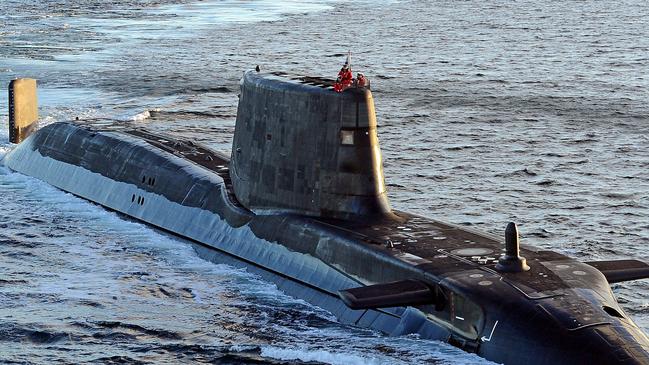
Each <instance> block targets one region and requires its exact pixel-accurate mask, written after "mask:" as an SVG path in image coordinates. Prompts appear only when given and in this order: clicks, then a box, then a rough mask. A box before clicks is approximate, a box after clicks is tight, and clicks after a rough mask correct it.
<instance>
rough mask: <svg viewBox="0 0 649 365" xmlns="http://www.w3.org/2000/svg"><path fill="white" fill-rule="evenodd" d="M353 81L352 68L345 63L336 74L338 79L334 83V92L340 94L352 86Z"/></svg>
mask: <svg viewBox="0 0 649 365" xmlns="http://www.w3.org/2000/svg"><path fill="white" fill-rule="evenodd" d="M353 79H354V75H353V74H352V68H351V67H349V65H348V64H347V63H345V65H344V66H343V67H342V68H341V69H340V72H338V78H337V79H336V82H335V83H334V90H336V91H337V92H342V91H343V90H345V89H346V88H348V87H350V86H351V85H352V81H353Z"/></svg>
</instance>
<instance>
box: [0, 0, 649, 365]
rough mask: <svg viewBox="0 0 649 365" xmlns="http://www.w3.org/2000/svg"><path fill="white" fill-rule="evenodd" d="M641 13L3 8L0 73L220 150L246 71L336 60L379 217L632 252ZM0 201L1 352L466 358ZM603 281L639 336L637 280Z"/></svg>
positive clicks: (642, 90)
mask: <svg viewBox="0 0 649 365" xmlns="http://www.w3.org/2000/svg"><path fill="white" fill-rule="evenodd" d="M646 19H649V8H648V7H647V6H646V4H645V3H644V2H642V1H622V2H616V4H615V6H613V5H611V4H610V3H606V2H600V1H588V0H587V1H581V2H560V1H547V2H543V3H539V2H532V1H519V2H509V1H492V2H488V3H485V2H481V1H465V2H455V1H432V2H428V1H400V2H397V1H381V2H369V1H368V2H355V1H354V2H334V1H313V2H308V3H304V2H295V1H289V0H286V1H281V2H275V1H270V0H266V1H211V0H210V1H207V0H206V1H201V2H195V1H190V0H187V1H177V0H160V1H151V0H120V1H98V0H82V1H72V0H56V1H47V2H40V1H35V0H34V1H32V0H4V1H2V2H0V83H1V84H3V85H6V84H7V83H8V81H9V80H10V79H11V78H13V77H15V76H31V77H35V78H37V79H39V83H40V99H41V100H40V102H41V117H42V119H43V120H44V122H45V123H50V122H54V121H59V120H65V119H73V118H74V117H76V116H79V117H82V118H83V117H94V116H109V117H114V118H118V119H121V120H123V121H124V123H133V124H137V125H142V126H146V127H147V128H151V129H154V130H162V131H165V132H169V133H174V134H177V135H181V136H185V137H191V138H194V139H196V140H198V141H200V142H202V143H204V144H206V145H209V146H211V147H213V148H215V149H217V150H221V151H224V152H228V151H229V148H230V143H231V133H232V131H233V127H234V119H235V115H236V102H237V97H236V94H237V88H238V80H239V78H240V76H241V74H242V72H243V70H245V69H249V68H253V67H254V66H255V65H260V66H261V68H262V69H265V70H279V71H291V72H297V73H306V74H315V75H335V74H336V72H337V70H338V69H339V67H340V64H341V62H342V61H343V60H344V54H345V53H346V51H347V49H352V52H353V53H354V55H353V68H354V69H355V70H357V71H362V72H364V73H365V74H366V75H368V77H370V78H371V80H372V88H373V92H374V96H375V101H376V107H377V116H378V119H379V124H380V128H379V137H380V139H381V143H382V149H383V154H384V159H385V173H386V181H387V183H388V184H389V189H390V197H391V200H392V203H393V206H394V207H396V208H399V209H402V210H408V211H414V212H417V213H421V214H424V215H426V216H430V217H433V218H437V219H442V220H446V221H451V222H455V223H462V224H466V225H470V226H473V227H476V228H479V229H482V230H486V231H489V232H492V233H496V234H501V233H502V231H503V230H504V227H505V224H506V223H507V222H508V221H510V220H514V221H516V222H518V223H519V227H520V230H521V233H522V237H523V243H528V244H533V245H536V246H541V247H544V248H551V249H555V250H559V251H561V252H563V253H567V254H570V255H572V256H574V257H577V258H580V259H584V260H588V259H613V258H637V259H642V260H649V254H647V247H648V245H649V220H648V217H649V197H648V194H647V192H648V191H649V177H647V174H646V171H647V168H648V167H649V156H648V153H647V151H648V150H649V149H648V148H649V135H648V133H649V106H648V105H647V100H648V99H649V92H648V90H649V88H648V86H649V74H648V73H647V70H649V30H647V28H646ZM0 103H1V105H6V95H5V94H4V93H2V94H0ZM0 116H2V119H3V122H2V125H3V127H2V129H0V150H1V152H0V153H1V154H4V153H6V151H8V150H9V149H11V145H10V144H9V143H8V142H7V130H6V126H5V124H6V123H5V122H4V121H6V109H5V108H0ZM0 206H1V207H2V208H0V209H1V210H0V211H1V212H2V213H1V214H0V362H5V363H11V362H16V363H39V364H40V363H42V364H49V363H52V362H55V361H58V362H63V363H78V362H103V363H111V362H112V363H140V362H141V363H169V364H172V363H189V362H217V363H241V362H248V363H255V362H257V361H264V362H278V363H282V362H285V361H289V362H290V361H301V362H309V361H314V362H320V363H335V364H384V363H404V364H406V363H407V364H410V363H465V364H469V363H486V361H484V360H481V359H478V358H476V357H474V356H472V355H468V354H465V353H463V352H461V351H459V350H456V349H454V348H452V347H449V346H447V345H444V344H440V343H437V342H432V341H423V340H420V339H417V338H414V337H402V338H387V337H383V336H381V335H380V334H377V333H374V332H371V331H366V330H361V329H356V328H352V327H347V326H342V325H339V324H337V323H336V322H335V320H334V319H333V318H331V315H329V314H328V313H326V312H324V311H322V310H320V309H318V308H315V307H313V306H310V305H309V304H307V303H304V302H303V301H300V300H295V299H292V298H290V297H287V296H285V295H283V294H282V293H281V292H279V291H278V290H277V289H276V288H275V287H274V286H273V285H270V284H268V283H265V282H263V281H261V280H259V279H258V278H256V277H255V276H254V275H251V274H249V273H247V272H245V271H243V270H240V269H236V268H233V267H231V266H228V265H215V264H212V263H207V262H205V261H203V260H201V259H200V258H198V257H197V256H196V254H195V253H194V251H193V249H192V248H191V246H190V245H189V244H187V243H186V242H183V241H181V240H178V239H176V238H172V237H169V236H165V235H162V234H160V233H158V232H155V231H153V230H151V229H150V228H148V227H146V226H143V225H141V224H139V223H135V222H132V221H129V220H126V219H124V218H122V217H119V216H117V215H116V214H114V213H109V212H106V211H104V210H103V209H102V208H100V207H97V206H95V205H93V204H90V203H88V202H85V201H82V200H79V199H77V198H74V197H72V196H71V195H69V194H66V193H63V192H60V191H58V190H56V189H54V188H52V187H50V186H48V185H47V184H44V183H41V182H39V181H37V180H34V179H31V178H28V177H25V176H22V175H19V174H15V173H12V172H10V171H8V170H6V169H5V168H3V167H0ZM614 292H615V294H616V296H617V297H618V299H619V300H620V302H621V303H622V305H623V307H624V309H625V310H626V311H627V313H628V314H630V315H631V316H632V317H633V318H634V319H635V320H636V321H637V323H639V324H640V325H641V326H642V327H643V328H644V329H645V331H649V296H648V294H649V283H648V282H647V281H644V282H643V281H638V282H631V283H625V284H617V285H615V286H614Z"/></svg>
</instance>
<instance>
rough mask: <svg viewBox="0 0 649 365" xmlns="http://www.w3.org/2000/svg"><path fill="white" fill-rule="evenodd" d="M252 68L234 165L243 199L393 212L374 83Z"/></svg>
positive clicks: (329, 210) (340, 211)
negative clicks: (337, 82) (335, 84)
mask: <svg viewBox="0 0 649 365" xmlns="http://www.w3.org/2000/svg"><path fill="white" fill-rule="evenodd" d="M305 80H311V81H313V79H307V78H296V79H290V78H288V77H284V76H279V75H277V74H263V73H258V72H254V71H249V72H246V73H245V74H244V76H243V78H242V80H241V94H240V96H239V108H238V112H237V121H236V127H235V132H234V141H233V145H232V160H231V162H230V171H231V177H232V184H233V187H234V191H235V193H236V196H237V199H238V200H239V201H240V202H241V204H243V205H244V206H246V207H247V208H249V209H251V210H253V211H254V212H256V213H258V214H264V213H265V212H267V213H268V212H273V213H277V212H286V213H296V214H304V215H309V216H315V217H323V218H337V219H371V218H377V217H380V216H386V215H391V214H390V212H391V210H390V206H389V203H388V198H387V195H386V189H385V181H384V177H383V163H382V160H381V150H380V148H379V141H378V137H377V133H376V115H375V112H374V102H373V99H372V93H371V92H370V90H369V89H368V88H350V89H348V90H346V91H344V92H342V93H337V92H334V91H333V90H332V88H331V87H329V86H328V85H327V83H326V82H322V83H318V82H305Z"/></svg>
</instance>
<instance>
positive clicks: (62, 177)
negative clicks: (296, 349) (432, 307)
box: [5, 123, 448, 339]
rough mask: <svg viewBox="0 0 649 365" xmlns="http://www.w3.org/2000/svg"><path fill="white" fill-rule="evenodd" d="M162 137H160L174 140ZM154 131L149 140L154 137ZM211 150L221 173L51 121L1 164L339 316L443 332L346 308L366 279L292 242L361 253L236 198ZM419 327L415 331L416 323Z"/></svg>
mask: <svg viewBox="0 0 649 365" xmlns="http://www.w3.org/2000/svg"><path fill="white" fill-rule="evenodd" d="M136 134H137V133H136ZM158 137H159V138H158V139H159V140H163V141H165V142H169V141H170V140H171V139H170V138H168V137H167V136H158ZM150 138H151V140H150V142H151V141H153V139H154V138H155V137H152V136H150ZM153 142H158V143H159V141H153ZM173 143H174V144H178V143H179V142H173ZM61 146H64V148H60V147H61ZM208 153H209V155H208V154H205V156H210V157H209V158H210V159H211V163H213V164H214V167H215V168H216V169H220V170H221V175H219V173H217V172H215V171H211V170H209V169H208V168H206V167H204V166H201V165H199V164H197V163H195V162H192V161H191V160H189V159H186V158H183V157H179V156H178V155H179V153H173V152H172V151H165V150H162V149H160V148H159V147H156V146H155V145H152V144H151V143H149V142H147V141H146V140H145V139H143V138H142V136H141V135H138V136H137V137H136V136H135V135H130V134H128V133H122V132H115V131H97V130H93V129H89V128H88V127H87V126H82V125H79V124H75V123H55V124H51V125H49V126H46V127H44V128H42V129H41V130H39V131H38V132H36V133H35V134H33V135H32V136H30V137H29V138H27V139H26V140H25V141H24V142H23V143H21V144H20V145H18V146H17V147H16V148H15V149H14V150H12V151H11V152H10V153H9V154H8V155H7V156H6V157H5V165H6V166H7V167H9V168H10V169H12V170H14V171H17V172H20V173H23V174H25V175H29V176H33V177H36V178H38V179H41V180H43V181H45V182H48V183H49V184H51V185H53V186H55V187H57V188H60V189H61V190H64V191H66V192H70V193H72V194H74V195H76V196H79V197H81V198H84V199H87V200H89V201H91V202H94V203H97V204H100V205H102V206H104V207H106V208H108V209H110V210H114V211H117V212H120V213H123V214H125V215H128V216H130V217H132V218H135V219H137V220H140V221H142V222H145V223H147V224H149V225H152V226H154V227H156V228H159V229H162V230H164V231H167V232H170V233H172V234H175V235H178V236H181V237H183V238H186V239H189V240H191V241H193V242H195V243H198V244H199V245H200V247H199V248H197V250H198V251H199V253H200V254H201V256H202V257H204V258H207V259H210V257H211V256H213V255H216V254H226V255H229V256H231V257H232V258H233V259H235V260H237V261H238V262H240V263H245V264H246V265H248V267H251V268H252V269H253V271H255V272H256V273H258V274H260V275H261V276H262V277H264V278H266V279H268V280H270V281H273V282H274V283H276V284H277V286H278V287H279V288H280V289H281V290H283V291H285V292H286V293H288V294H290V295H292V296H295V297H298V298H303V299H305V300H307V301H309V302H311V303H313V304H316V305H318V306H320V307H322V308H323V309H326V310H328V311H330V312H331V313H333V314H334V315H335V316H336V317H337V318H339V319H340V321H341V322H343V323H348V324H354V325H359V326H363V327H369V328H373V329H377V330H380V331H382V332H385V333H389V334H392V335H401V334H406V333H413V332H418V333H420V334H421V335H422V336H423V337H425V338H433V339H444V338H445V337H447V336H448V331H447V330H446V329H444V328H442V327H440V326H436V325H434V324H433V323H432V322H430V323H426V322H429V321H426V320H425V317H424V315H423V314H422V313H421V312H419V311H417V310H413V309H412V308H410V309H408V308H389V309H379V310H352V309H349V308H348V307H347V306H345V304H344V303H343V302H342V301H341V300H340V298H339V297H338V295H337V293H338V291H339V290H343V289H348V288H351V287H356V286H361V285H363V283H362V282H361V281H360V280H358V279H355V278H352V277H351V276H350V275H348V274H345V273H344V272H342V271H341V270H338V269H336V268H335V267H333V266H332V265H330V264H327V263H325V262H323V261H322V260H320V259H318V258H316V257H314V256H313V255H312V254H310V253H308V252H300V251H293V250H291V249H290V246H291V245H295V246H297V245H304V244H306V245H311V247H312V248H313V250H316V249H319V250H320V251H321V252H320V254H325V255H327V254H326V253H323V252H322V251H327V250H333V249H334V248H332V247H326V246H327V244H326V242H336V241H339V242H344V241H345V240H347V241H348V245H347V247H348V249H347V250H345V249H344V245H341V246H340V247H338V248H335V250H338V251H339V252H337V253H329V254H328V255H329V256H332V257H333V256H336V255H337V254H339V253H342V254H346V255H349V254H352V255H354V254H357V253H358V252H355V251H358V250H355V249H352V248H353V247H354V245H353V242H352V241H351V240H349V238H345V237H340V236H339V235H337V234H336V232H333V231H331V229H330V228H327V227H317V225H315V226H314V223H313V222H309V221H308V219H304V218H302V217H299V216H291V215H268V216H262V215H256V214H254V213H252V212H250V211H248V210H246V209H245V208H243V207H241V206H238V204H237V203H236V201H233V200H232V198H231V197H230V196H229V195H228V187H227V186H226V181H227V168H226V166H227V158H226V157H224V156H222V155H219V154H216V153H214V152H212V151H209V152H208ZM224 177H225V179H224ZM316 232H317V233H316ZM323 242H324V243H325V244H321V245H320V247H317V248H316V246H318V244H319V243H323ZM301 251H304V250H301ZM361 251H362V250H361ZM363 254H364V255H365V256H367V257H368V259H370V258H371V257H372V256H374V254H373V253H371V252H369V251H366V252H364V253H361V254H360V256H359V255H357V257H362V256H363ZM382 275H383V276H386V277H390V278H395V279H396V278H399V277H402V276H404V275H407V272H404V270H403V268H400V267H395V269H394V270H392V273H391V271H390V270H385V271H384V272H382ZM415 328H416V329H418V331H413V329H415Z"/></svg>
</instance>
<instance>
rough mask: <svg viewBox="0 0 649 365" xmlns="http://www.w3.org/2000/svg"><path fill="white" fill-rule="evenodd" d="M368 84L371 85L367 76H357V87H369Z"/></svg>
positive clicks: (359, 74)
mask: <svg viewBox="0 0 649 365" xmlns="http://www.w3.org/2000/svg"><path fill="white" fill-rule="evenodd" d="M368 84H369V83H368V81H367V78H366V77H365V75H363V74H362V73H360V72H359V73H358V75H357V76H356V87H366V86H369V85H368Z"/></svg>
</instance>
